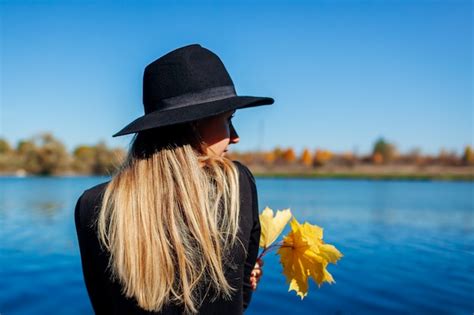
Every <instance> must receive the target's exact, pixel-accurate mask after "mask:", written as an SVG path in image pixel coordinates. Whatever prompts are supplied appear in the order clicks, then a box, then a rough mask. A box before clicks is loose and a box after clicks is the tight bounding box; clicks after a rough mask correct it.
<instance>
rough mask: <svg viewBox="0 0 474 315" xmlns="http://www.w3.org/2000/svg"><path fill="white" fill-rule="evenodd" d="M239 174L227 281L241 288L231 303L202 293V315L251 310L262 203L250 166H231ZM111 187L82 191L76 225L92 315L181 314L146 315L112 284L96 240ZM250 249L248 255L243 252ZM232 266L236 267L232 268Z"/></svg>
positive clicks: (174, 309)
mask: <svg viewBox="0 0 474 315" xmlns="http://www.w3.org/2000/svg"><path fill="white" fill-rule="evenodd" d="M233 162H234V164H235V165H236V166H237V168H238V170H239V194H240V214H239V232H238V234H237V235H238V238H239V240H240V241H241V242H242V244H241V243H240V242H237V243H236V244H235V246H234V247H233V248H232V250H231V251H230V257H227V258H228V259H230V261H231V262H232V263H234V264H235V266H237V268H236V269H233V268H227V267H228V266H229V265H226V266H224V267H225V277H226V279H227V281H228V282H229V284H230V285H231V286H232V287H235V288H237V290H236V291H235V292H234V293H233V295H232V296H231V298H230V299H224V298H218V299H216V300H214V301H212V300H211V298H212V297H213V296H214V294H213V292H212V287H211V290H210V291H207V292H206V288H204V287H202V288H201V289H202V291H200V293H199V296H200V297H202V298H203V300H202V301H203V302H202V305H201V306H200V307H199V313H200V314H226V315H230V314H242V312H243V310H244V309H245V308H246V307H247V306H248V304H249V302H250V299H251V296H252V289H251V285H250V283H249V278H250V273H251V271H252V269H253V267H254V265H255V262H256V259H257V254H258V243H259V239H260V224H259V219H258V198H257V192H256V186H255V179H254V177H253V176H252V174H251V172H250V171H249V170H248V168H247V167H246V166H244V165H243V164H241V163H240V162H238V161H233ZM108 183H109V182H105V183H102V184H99V185H96V186H94V187H92V188H90V189H87V190H86V191H84V193H83V194H82V195H81V196H80V198H79V199H78V201H77V205H76V209H75V223H76V230H77V235H78V241H79V247H80V251H81V260H82V267H83V273H84V279H85V283H86V287H87V291H88V293H89V297H90V299H91V303H92V306H93V308H94V311H95V312H96V313H97V314H183V313H184V307H183V306H182V305H174V304H166V305H165V307H164V308H162V310H161V311H160V312H155V313H152V312H148V311H145V310H144V309H143V308H140V307H139V306H138V304H137V302H136V300H135V299H133V298H127V297H126V296H125V295H124V294H123V293H122V287H121V285H120V283H119V281H117V280H115V281H114V280H111V275H112V273H111V271H110V268H108V263H109V258H110V255H109V252H108V251H107V250H105V249H104V248H103V247H102V246H101V243H100V241H99V239H98V235H97V226H96V220H97V218H98V211H99V210H100V209H101V201H102V197H103V195H104V191H105V189H106V188H107V185H108ZM241 245H243V246H244V247H245V248H246V249H247V254H246V253H245V251H244V249H243V248H242V246H241ZM230 265H232V264H230Z"/></svg>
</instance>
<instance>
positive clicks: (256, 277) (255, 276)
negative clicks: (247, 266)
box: [250, 258, 263, 291]
mask: <svg viewBox="0 0 474 315" xmlns="http://www.w3.org/2000/svg"><path fill="white" fill-rule="evenodd" d="M262 266H263V260H262V259H260V258H259V259H257V262H256V263H255V267H254V268H253V270H252V272H251V273H250V284H251V285H252V290H254V291H255V290H256V289H257V284H258V282H259V281H260V277H262V275H263V270H262Z"/></svg>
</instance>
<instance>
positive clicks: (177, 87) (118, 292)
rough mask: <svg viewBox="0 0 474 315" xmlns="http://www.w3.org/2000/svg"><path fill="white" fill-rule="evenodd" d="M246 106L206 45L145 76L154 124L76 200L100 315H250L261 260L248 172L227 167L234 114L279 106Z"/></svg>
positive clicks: (130, 128) (262, 101) (131, 128)
mask: <svg viewBox="0 0 474 315" xmlns="http://www.w3.org/2000/svg"><path fill="white" fill-rule="evenodd" d="M273 102H274V100H273V99H272V98H269V97H255V96H238V95H237V94H236V92H235V89H234V85H233V82H232V80H231V78H230V76H229V74H228V73H227V71H226V69H225V67H224V65H223V63H222V62H221V60H220V59H219V57H218V56H217V55H216V54H214V53H213V52H211V51H210V50H208V49H206V48H204V47H202V46H200V45H198V44H193V45H188V46H184V47H181V48H178V49H176V50H173V51H171V52H169V53H168V54H166V55H164V56H162V57H160V58H159V59H157V60H155V61H154V62H152V63H151V64H149V65H148V66H147V67H146V68H145V72H144V78H143V104H144V109H145V115H143V116H142V117H139V118H137V119H135V120H134V121H133V122H131V123H130V124H128V125H127V126H126V127H125V128H123V129H122V130H121V131H119V132H118V133H116V134H115V135H114V136H121V135H125V134H131V133H135V135H134V137H133V139H132V143H131V146H130V149H129V152H128V155H127V158H126V160H125V161H124V163H123V164H122V165H121V166H120V167H119V168H118V170H117V172H116V173H115V174H114V175H113V176H112V179H111V180H110V181H108V182H105V183H102V184H99V185H96V186H94V187H91V188H90V189H87V190H85V191H84V192H83V194H82V195H81V196H80V197H79V199H78V201H77V204H76V209H75V224H76V230H77V235H78V241H79V248H80V252H81V261H82V268H83V273H84V279H85V284H86V287H87V291H88V294H89V297H90V300H91V303H92V307H93V309H94V311H95V312H96V313H97V314H196V313H199V314H226V315H231V314H242V313H243V311H244V310H245V309H246V308H247V306H248V305H249V302H250V299H251V296H252V290H255V289H256V286H257V283H258V281H259V280H260V277H261V275H262V274H263V273H262V270H261V267H262V266H263V261H261V260H259V261H257V254H258V244H259V239H260V224H259V210H258V198H257V191H256V185H255V179H254V177H253V175H252V173H251V172H250V171H249V169H248V168H247V167H246V166H244V165H243V164H241V163H240V162H238V161H231V160H229V159H228V158H227V157H226V151H227V149H228V147H229V145H230V144H235V143H237V142H238V141H239V137H238V135H237V133H236V131H235V129H234V127H233V125H232V121H231V119H232V115H233V114H234V113H235V111H236V109H240V108H246V107H253V106H259V105H268V104H272V103H273Z"/></svg>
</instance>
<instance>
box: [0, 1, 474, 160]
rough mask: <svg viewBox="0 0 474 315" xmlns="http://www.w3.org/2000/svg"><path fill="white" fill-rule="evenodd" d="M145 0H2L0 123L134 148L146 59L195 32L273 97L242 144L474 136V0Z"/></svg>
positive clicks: (246, 128) (191, 39)
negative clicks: (127, 132) (130, 131)
mask: <svg viewBox="0 0 474 315" xmlns="http://www.w3.org/2000/svg"><path fill="white" fill-rule="evenodd" d="M137 2H138V3H139V4H137V3H133V2H131V1H130V2H127V1H121V2H111V1H107V2H90V1H89V2H80V3H79V2H71V1H62V2H51V1H41V2H25V1H23V2H10V1H2V3H1V4H0V10H1V13H0V16H1V50H0V54H1V55H0V57H1V69H0V71H1V78H0V80H1V111H0V124H1V128H0V132H1V136H3V137H6V138H7V139H8V140H9V141H10V142H11V143H13V144H16V142H17V141H18V140H20V139H25V138H29V137H31V136H32V135H34V134H37V133H39V132H45V131H48V132H52V133H53V134H54V135H55V136H56V137H58V138H59V139H60V140H61V141H63V142H64V143H65V144H66V145H67V148H68V149H69V150H72V149H73V148H74V147H75V146H77V145H79V144H95V143H97V142H98V141H100V140H104V141H106V143H107V144H108V145H110V146H122V147H124V148H126V147H127V145H128V144H129V142H130V140H131V138H132V136H123V137H117V138H112V134H113V133H115V132H117V131H118V130H120V129H121V128H122V127H123V126H125V125H126V124H128V123H129V122H131V121H132V120H134V119H135V118H137V117H139V116H141V115H142V114H143V107H142V102H141V100H142V98H141V97H142V95H141V93H142V75H143V69H144V67H145V66H146V65H147V64H149V63H150V62H152V61H153V60H155V59H157V58H159V57H160V56H161V55H163V54H165V53H166V52H168V51H170V50H173V49H175V48H178V47H181V46H184V45H188V44H192V43H199V44H201V45H202V46H204V47H206V48H209V49H210V50H212V51H214V52H215V53H217V55H219V56H220V58H221V59H222V61H223V62H224V64H225V65H226V68H227V70H228V71H229V73H230V75H231V76H232V79H233V81H234V84H235V86H236V90H237V93H238V94H240V95H256V96H271V97H273V98H275V104H274V105H270V106H261V107H256V108H249V109H243V110H239V111H238V112H237V113H236V115H235V118H234V125H235V127H236V129H237V132H238V133H239V135H240V137H241V141H240V143H239V144H237V145H235V146H234V149H236V150H242V151H244V150H256V149H270V148H273V147H275V146H277V145H280V146H282V147H288V146H292V147H293V148H295V149H296V151H297V152H301V150H302V149H303V148H305V147H307V148H310V149H312V150H314V149H316V148H323V149H329V150H332V151H335V152H344V151H349V150H353V151H355V152H356V153H358V154H365V153H368V152H370V150H371V149H372V146H373V143H374V141H375V140H376V139H377V138H378V137H384V138H385V139H386V140H388V141H389V142H392V143H394V144H395V145H396V146H397V148H398V149H399V150H400V151H401V152H408V151H409V150H411V149H413V148H415V147H418V148H420V149H421V151H422V152H423V153H428V154H437V153H438V152H439V150H440V149H441V148H444V149H446V150H450V151H456V152H457V153H458V154H460V153H461V152H462V150H463V148H464V146H466V145H467V144H471V145H472V144H473V142H474V140H473V138H474V137H473V135H474V132H473V118H474V117H473V103H472V99H473V84H472V83H473V82H472V79H473V78H472V74H473V67H472V40H473V37H472V35H473V34H472V29H473V24H472V13H473V10H472V3H471V2H470V1H363V2H361V1H308V2H302V1H239V2H230V1H219V2H217V1H199V4H198V3H197V2H192V1H185V2H180V4H175V3H174V2H172V1H169V2H163V1H161V2H152V1H145V2H143V1H137Z"/></svg>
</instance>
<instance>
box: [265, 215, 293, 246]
mask: <svg viewBox="0 0 474 315" xmlns="http://www.w3.org/2000/svg"><path fill="white" fill-rule="evenodd" d="M259 219H260V227H261V235H260V244H259V245H260V247H263V248H264V249H265V248H267V247H269V246H270V245H271V244H272V243H273V242H274V241H275V240H276V239H277V238H278V236H279V235H280V234H281V232H282V231H283V229H284V228H285V225H286V224H287V223H288V221H289V220H290V219H291V211H290V209H285V210H278V211H277V212H276V214H275V216H273V210H272V209H270V208H269V207H265V209H263V212H262V213H261V214H260V215H259Z"/></svg>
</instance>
